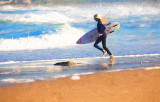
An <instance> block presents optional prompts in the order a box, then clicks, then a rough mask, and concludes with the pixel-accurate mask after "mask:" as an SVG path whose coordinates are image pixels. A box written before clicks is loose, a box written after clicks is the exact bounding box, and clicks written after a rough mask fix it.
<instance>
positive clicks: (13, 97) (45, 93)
mask: <svg viewBox="0 0 160 102" xmlns="http://www.w3.org/2000/svg"><path fill="white" fill-rule="evenodd" d="M158 67H160V66H158ZM159 73H160V69H134V70H123V71H115V72H107V73H95V74H88V75H80V79H79V80H71V77H65V78H58V79H53V80H47V81H35V82H30V83H21V84H15V85H10V86H3V87H0V93H1V95H0V100H1V101H2V102H29V101H32V102H84V101H87V102H93V101H94V102H106V101H109V102H135V101H136V102H158V101H159V100H160V97H159V94H160V88H159V86H160V74H159Z"/></svg>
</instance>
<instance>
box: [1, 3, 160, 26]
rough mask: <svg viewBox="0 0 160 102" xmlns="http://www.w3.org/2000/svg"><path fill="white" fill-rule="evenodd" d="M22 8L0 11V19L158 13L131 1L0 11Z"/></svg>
mask: <svg viewBox="0 0 160 102" xmlns="http://www.w3.org/2000/svg"><path fill="white" fill-rule="evenodd" d="M16 10H22V11H23V10H24V11H28V12H22V13H10V12H8V13H7V12H5V13H2V12H0V19H1V20H11V21H13V22H33V23H37V22H39V23H44V22H49V23H54V24H55V23H56V24H57V23H69V22H85V21H93V19H92V18H93V15H94V14H95V13H98V14H101V15H103V16H104V15H107V16H108V17H111V18H115V17H117V16H118V17H119V16H120V17H121V16H142V15H159V14H160V8H159V7H155V6H152V5H145V4H131V3H129V4H128V3H126V4H125V3H122V4H120V3H119V4H118V3H110V4H109V3H105V4H95V5H83V6H75V5H73V6H71V5H69V6H62V5H54V6H49V7H46V6H35V7H34V6H28V7H13V6H2V7H0V11H16Z"/></svg>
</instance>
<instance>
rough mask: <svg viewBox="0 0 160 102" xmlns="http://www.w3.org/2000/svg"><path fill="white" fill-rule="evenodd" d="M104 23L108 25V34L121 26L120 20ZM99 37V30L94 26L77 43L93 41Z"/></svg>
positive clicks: (106, 31)
mask: <svg viewBox="0 0 160 102" xmlns="http://www.w3.org/2000/svg"><path fill="white" fill-rule="evenodd" d="M104 25H105V27H106V30H105V33H106V35H110V34H112V33H113V32H115V31H116V30H117V29H118V28H119V27H120V23H119V22H112V23H107V24H104ZM97 38H98V31H97V28H94V29H92V30H91V31H89V32H87V33H86V34H84V35H83V36H82V37H81V38H79V39H78V41H77V42H76V44H87V43H92V42H94V41H96V40H97Z"/></svg>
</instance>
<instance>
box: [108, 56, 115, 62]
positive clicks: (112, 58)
mask: <svg viewBox="0 0 160 102" xmlns="http://www.w3.org/2000/svg"><path fill="white" fill-rule="evenodd" d="M109 61H110V63H111V64H114V63H115V61H114V57H113V56H110V58H109Z"/></svg>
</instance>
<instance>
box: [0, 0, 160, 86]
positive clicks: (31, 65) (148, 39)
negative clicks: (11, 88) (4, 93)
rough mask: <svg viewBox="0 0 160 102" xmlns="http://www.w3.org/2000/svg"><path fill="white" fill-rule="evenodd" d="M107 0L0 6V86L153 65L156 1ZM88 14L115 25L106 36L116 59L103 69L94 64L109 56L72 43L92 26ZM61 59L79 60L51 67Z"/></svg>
mask: <svg viewBox="0 0 160 102" xmlns="http://www.w3.org/2000/svg"><path fill="white" fill-rule="evenodd" d="M112 1H114V2H107V1H99V2H96V3H83V4H81V3H79V4H54V5H36V4H33V5H28V6H23V5H3V6H0V86H5V85H10V84H15V83H23V82H32V81H35V80H47V79H51V78H57V77H65V76H70V75H73V74H84V73H96V72H107V71H110V70H122V69H130V68H136V67H140V66H142V65H153V64H159V63H160V6H159V4H158V3H159V2H156V1H150V2H147V1H141V2H139V1H137V2H133V1H129V0H128V1H127V2H124V1H123V0H121V2H120V1H116V0H112ZM94 14H100V15H102V16H107V17H108V21H107V22H120V25H121V26H120V32H118V31H116V32H114V33H113V34H111V35H109V36H108V37H107V47H108V48H109V49H110V51H111V52H112V53H113V55H114V56H115V61H116V62H115V65H114V66H113V65H110V67H109V68H108V69H107V70H106V69H105V70H104V69H102V70H98V69H97V68H98V67H101V64H102V63H107V64H109V61H108V60H107V59H108V58H109V57H108V55H106V57H104V58H101V57H99V56H101V54H102V53H101V52H100V51H98V50H97V49H96V48H94V47H93V44H94V43H90V44H84V45H77V44H76V41H77V40H78V39H79V38H80V37H81V36H82V35H83V34H85V33H86V32H88V31H90V30H92V29H94V28H95V27H96V22H95V21H94V19H93V16H94ZM100 45H101V44H100ZM61 61H73V62H79V63H82V65H76V66H73V67H60V66H54V64H55V63H56V62H61ZM155 68H156V67H155Z"/></svg>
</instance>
